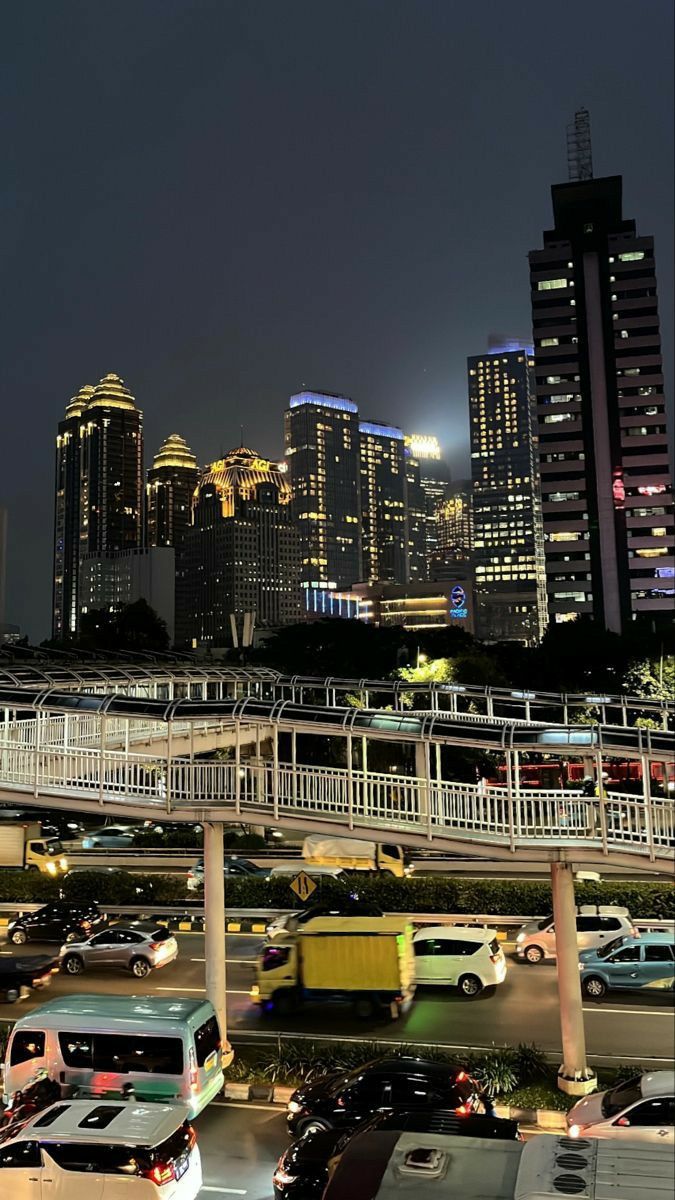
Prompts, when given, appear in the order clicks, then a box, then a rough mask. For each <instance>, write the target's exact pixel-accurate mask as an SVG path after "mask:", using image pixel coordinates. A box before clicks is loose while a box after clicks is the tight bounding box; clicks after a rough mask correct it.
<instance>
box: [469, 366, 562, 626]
mask: <svg viewBox="0 0 675 1200" xmlns="http://www.w3.org/2000/svg"><path fill="white" fill-rule="evenodd" d="M514 346H515V348H514ZM533 367H534V361H533V359H532V357H531V350H529V349H528V348H527V347H526V346H525V344H524V343H520V344H519V343H515V344H514V343H513V342H509V343H507V344H506V345H505V346H504V347H503V348H502V349H500V348H498V347H496V346H491V349H490V351H489V352H488V353H487V354H483V355H478V356H476V357H473V358H470V359H469V360H468V368H469V413H470V421H471V475H472V480H473V558H474V566H475V580H476V623H477V628H478V634H479V636H480V637H483V638H485V639H487V640H489V641H500V640H513V641H523V642H528V643H530V642H537V641H538V640H539V638H540V637H541V636H542V634H543V632H544V629H545V626H546V582H545V570H544V548H543V533H542V523H541V500H540V496H539V469H538V461H537V453H536V446H535V439H534V370H533Z"/></svg>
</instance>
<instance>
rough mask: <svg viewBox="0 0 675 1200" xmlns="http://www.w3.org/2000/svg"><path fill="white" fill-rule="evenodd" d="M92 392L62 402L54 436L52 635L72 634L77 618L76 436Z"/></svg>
mask: <svg viewBox="0 0 675 1200" xmlns="http://www.w3.org/2000/svg"><path fill="white" fill-rule="evenodd" d="M93 394H94V388H93V387H92V386H91V385H90V384H86V385H85V386H84V387H82V388H80V390H79V392H78V393H77V395H76V396H73V398H72V400H70V401H69V403H68V404H67V405H66V411H65V414H64V417H63V420H62V421H60V422H59V429H58V434H57V437H56V473H55V494H54V580H53V594H52V637H54V638H59V639H61V638H67V637H69V636H71V635H72V634H74V633H75V631H76V629H77V624H78V619H79V607H78V578H79V570H80V439H81V433H82V423H83V414H84V412H85V410H86V408H87V405H88V404H89V401H90V400H91V397H92V396H93Z"/></svg>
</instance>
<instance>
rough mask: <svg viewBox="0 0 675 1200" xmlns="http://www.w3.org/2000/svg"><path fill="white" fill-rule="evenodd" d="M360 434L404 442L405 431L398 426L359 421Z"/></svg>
mask: <svg viewBox="0 0 675 1200" xmlns="http://www.w3.org/2000/svg"><path fill="white" fill-rule="evenodd" d="M359 433H370V434H372V435H373V437H387V438H394V439H395V440H396V441H397V442H402V441H403V430H402V429H399V427H398V425H380V423H379V421H359Z"/></svg>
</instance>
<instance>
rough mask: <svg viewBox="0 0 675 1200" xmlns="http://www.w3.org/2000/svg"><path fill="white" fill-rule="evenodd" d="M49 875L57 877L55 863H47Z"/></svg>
mask: <svg viewBox="0 0 675 1200" xmlns="http://www.w3.org/2000/svg"><path fill="white" fill-rule="evenodd" d="M47 874H48V875H56V863H53V862H48V863H47Z"/></svg>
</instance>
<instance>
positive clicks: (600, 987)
mask: <svg viewBox="0 0 675 1200" xmlns="http://www.w3.org/2000/svg"><path fill="white" fill-rule="evenodd" d="M582 987H583V990H584V995H586V996H588V997H590V999H591V1000H602V997H603V996H604V995H605V994H606V992H607V984H606V983H605V981H604V979H601V978H600V976H599V975H590V976H589V978H588V979H584V982H583V984H582Z"/></svg>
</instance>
